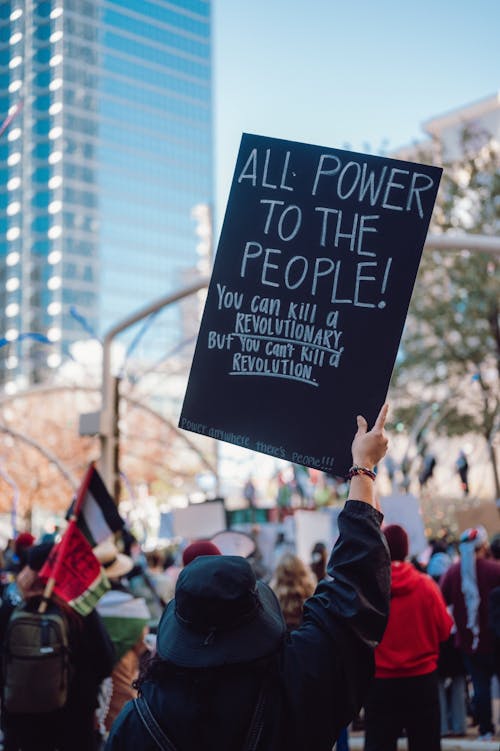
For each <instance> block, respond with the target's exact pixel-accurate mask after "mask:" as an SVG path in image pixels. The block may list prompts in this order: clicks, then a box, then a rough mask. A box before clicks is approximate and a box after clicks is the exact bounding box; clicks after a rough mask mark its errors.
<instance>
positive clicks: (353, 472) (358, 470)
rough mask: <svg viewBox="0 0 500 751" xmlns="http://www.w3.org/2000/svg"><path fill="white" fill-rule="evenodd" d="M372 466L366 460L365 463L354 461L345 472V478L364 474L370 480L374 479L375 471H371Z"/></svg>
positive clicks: (349, 478) (350, 478)
mask: <svg viewBox="0 0 500 751" xmlns="http://www.w3.org/2000/svg"><path fill="white" fill-rule="evenodd" d="M373 467H374V465H373V464H371V463H370V462H367V463H366V464H358V463H354V464H353V465H352V467H351V468H350V469H349V471H348V473H347V479H348V480H352V478H353V477H356V476H358V475H365V476H366V477H369V478H370V479H371V480H375V477H376V473H375V472H374V471H373Z"/></svg>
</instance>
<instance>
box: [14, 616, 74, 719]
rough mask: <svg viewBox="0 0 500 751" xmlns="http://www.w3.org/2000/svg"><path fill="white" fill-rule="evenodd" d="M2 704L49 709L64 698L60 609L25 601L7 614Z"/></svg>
mask: <svg viewBox="0 0 500 751" xmlns="http://www.w3.org/2000/svg"><path fill="white" fill-rule="evenodd" d="M2 667H3V707H4V709H5V710H6V711H7V712H11V713H12V714H21V713H22V714H24V713H29V714H31V713H34V714H39V713H43V712H52V711H53V710H55V709H60V708H61V707H63V706H64V705H65V704H66V701H67V699H68V684H69V680H70V669H69V638H68V624H67V620H66V618H65V616H64V614H63V613H62V611H61V609H60V608H58V607H57V605H55V604H54V603H52V602H49V603H48V607H47V610H46V612H45V613H39V612H38V611H36V610H35V611H34V610H32V609H30V607H29V606H27V605H26V604H25V603H23V604H21V605H19V606H18V607H16V608H15V610H14V611H13V612H12V615H11V616H10V620H9V623H8V625H7V630H6V634H5V640H4V644H3V666H2Z"/></svg>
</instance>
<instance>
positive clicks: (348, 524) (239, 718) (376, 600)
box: [106, 501, 391, 751]
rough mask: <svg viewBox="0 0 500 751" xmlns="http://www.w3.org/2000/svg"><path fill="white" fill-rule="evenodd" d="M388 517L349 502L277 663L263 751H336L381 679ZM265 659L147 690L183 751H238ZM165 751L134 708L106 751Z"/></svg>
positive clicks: (170, 679) (173, 673) (185, 675)
mask: <svg viewBox="0 0 500 751" xmlns="http://www.w3.org/2000/svg"><path fill="white" fill-rule="evenodd" d="M381 520H382V515H381V514H379V513H378V512H377V511H375V510H374V509H373V508H372V507H371V506H369V505H368V504H365V503H362V502H360V501H348V502H347V503H346V506H345V509H344V510H343V511H342V513H341V514H340V516H339V530H340V537H339V539H338V541H337V543H336V545H335V547H334V549H333V552H332V555H331V558H330V562H329V565H328V573H329V574H330V575H331V577H332V579H331V580H323V581H321V582H320V583H319V584H318V587H317V589H316V592H315V594H314V595H313V597H311V598H310V599H309V600H307V601H306V603H305V605H304V620H303V624H302V626H301V627H300V628H299V629H297V630H296V631H293V632H292V633H291V634H290V635H289V636H288V637H287V641H286V642H285V643H284V644H283V646H282V648H281V649H280V651H279V653H278V654H277V655H276V657H275V659H274V661H273V662H272V664H271V668H270V670H271V685H270V689H269V699H268V702H267V706H266V710H265V716H264V730H263V734H262V737H261V742H260V744H259V751H264V750H267V749H268V750H269V751H271V749H272V751H299V749H300V750H302V749H314V751H331V748H332V746H333V743H334V741H335V739H336V738H337V736H338V734H339V733H340V731H341V730H342V728H343V727H345V726H346V725H348V724H349V722H350V721H351V720H352V719H353V718H354V717H355V716H356V715H357V713H358V712H359V710H360V708H361V706H362V704H363V701H364V698H365V694H366V691H367V688H368V686H369V683H370V680H371V678H372V676H373V672H374V659H373V649H374V647H375V645H376V644H377V643H378V642H379V641H380V639H381V638H382V635H383V633H384V629H385V626H386V623H387V618H388V613H389V593H390V576H391V574H390V560H389V553H388V549H387V545H386V542H385V538H384V536H383V535H382V534H381V533H380V523H381ZM268 669H269V666H268V665H265V664H264V663H263V662H262V661H261V662H260V663H255V664H245V665H239V666H228V667H224V668H217V669H212V670H204V671H202V670H187V669H183V670H181V669H178V668H175V667H173V666H172V668H171V670H170V671H169V672H168V673H166V674H165V675H164V676H163V677H162V679H161V680H160V682H153V681H151V682H146V683H144V684H143V687H142V691H143V694H144V696H145V697H146V698H147V700H148V702H149V704H150V707H151V709H152V710H153V713H154V715H155V716H156V718H157V720H158V722H159V723H160V724H161V725H162V727H163V728H164V731H165V732H166V733H167V735H168V736H169V737H170V739H171V740H172V742H173V743H174V744H175V746H176V748H177V749H178V751H191V750H192V749H203V751H212V749H213V751H239V750H240V749H241V748H242V747H243V742H244V738H245V735H246V732H247V730H248V727H249V725H250V722H251V716H252V713H253V709H254V707H255V704H256V701H257V696H258V693H259V689H260V686H261V685H262V680H263V674H264V673H265V672H266V670H268ZM137 749H141V751H157V747H156V746H155V744H154V742H153V741H152V739H151V738H150V737H149V736H148V734H147V731H146V730H145V729H144V727H143V726H142V724H141V721H140V719H139V716H138V714H137V712H136V710H135V708H134V705H133V704H132V703H130V702H129V703H128V704H127V705H126V706H125V707H124V709H123V710H122V712H121V714H120V715H119V716H118V718H117V720H116V722H115V724H114V725H113V728H112V730H111V734H110V737H109V739H108V743H107V745H106V751H137Z"/></svg>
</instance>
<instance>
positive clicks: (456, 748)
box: [349, 731, 500, 751]
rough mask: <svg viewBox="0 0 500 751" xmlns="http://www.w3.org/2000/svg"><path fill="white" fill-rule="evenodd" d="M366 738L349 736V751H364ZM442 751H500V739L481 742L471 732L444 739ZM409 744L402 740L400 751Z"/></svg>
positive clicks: (358, 733)
mask: <svg viewBox="0 0 500 751" xmlns="http://www.w3.org/2000/svg"><path fill="white" fill-rule="evenodd" d="M364 741H365V737H364V734H363V733H360V732H354V733H350V734H349V751H363V748H364ZM441 749H442V751H500V737H498V736H495V740H492V741H479V740H478V739H477V733H476V732H475V731H470V732H468V733H467V735H466V736H464V737H463V738H442V739H441ZM407 750H408V744H407V742H406V739H405V738H400V739H399V742H398V751H407Z"/></svg>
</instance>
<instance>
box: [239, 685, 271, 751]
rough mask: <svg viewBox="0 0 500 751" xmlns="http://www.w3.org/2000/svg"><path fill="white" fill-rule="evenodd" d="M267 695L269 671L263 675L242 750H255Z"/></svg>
mask: <svg viewBox="0 0 500 751" xmlns="http://www.w3.org/2000/svg"><path fill="white" fill-rule="evenodd" d="M268 695H269V673H268V674H267V675H266V676H265V678H264V681H263V683H262V687H261V689H260V692H259V697H258V699H257V704H256V705H255V709H254V711H253V716H252V721H251V723H250V727H249V728H248V732H247V735H246V738H245V744H244V746H243V751H256V749H257V747H258V745H259V741H260V736H261V735H262V730H263V728H264V710H265V708H266V702H267V698H268Z"/></svg>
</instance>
